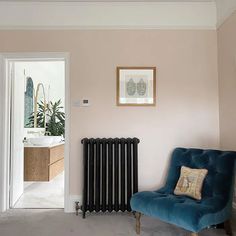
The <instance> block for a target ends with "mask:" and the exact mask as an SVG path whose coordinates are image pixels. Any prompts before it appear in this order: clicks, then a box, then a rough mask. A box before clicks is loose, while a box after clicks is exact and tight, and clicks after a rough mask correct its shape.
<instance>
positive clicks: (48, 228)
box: [0, 209, 236, 236]
mask: <svg viewBox="0 0 236 236" xmlns="http://www.w3.org/2000/svg"><path fill="white" fill-rule="evenodd" d="M235 219H236V218H235V216H234V220H233V222H234V224H235V223H236V222H235ZM134 226H135V219H134V217H133V215H132V214H128V213H109V214H108V213H105V214H101V213H100V214H95V213H93V214H88V215H87V217H86V219H82V217H81V215H79V216H76V215H75V214H72V213H70V214H68V213H67V214H66V213H63V210H55V209H54V210H53V209H50V210H38V209H35V210H29V209H13V210H10V211H8V212H6V213H3V214H0V236H136V233H135V227H134ZM141 226H142V227H141V236H190V234H189V232H187V231H185V230H183V229H180V228H178V227H175V226H173V225H170V224H166V223H163V222H161V221H159V220H157V219H152V218H150V217H145V216H143V217H142V218H141ZM234 227H235V225H234ZM234 232H235V233H236V231H235V228H234ZM220 235H222V236H225V235H226V234H225V232H224V230H222V229H208V230H204V231H202V232H201V233H200V236H220Z"/></svg>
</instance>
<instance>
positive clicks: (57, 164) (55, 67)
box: [4, 53, 69, 211]
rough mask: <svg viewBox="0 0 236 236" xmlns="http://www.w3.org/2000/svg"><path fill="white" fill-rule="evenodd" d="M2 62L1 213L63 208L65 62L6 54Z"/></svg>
mask: <svg viewBox="0 0 236 236" xmlns="http://www.w3.org/2000/svg"><path fill="white" fill-rule="evenodd" d="M4 58H5V60H4V62H5V80H6V81H5V82H6V83H5V85H6V89H7V91H6V94H5V102H6V107H5V110H6V111H7V113H8V114H6V118H9V119H6V120H5V124H6V133H5V137H6V139H5V140H6V142H5V143H4V146H5V154H6V156H5V157H6V158H5V167H6V168H5V169H6V173H7V178H6V188H5V189H6V192H5V194H6V195H5V200H6V201H5V203H6V205H5V209H8V208H31V209H32V208H66V206H67V202H68V199H69V193H68V187H69V186H68V169H69V168H68V166H69V158H68V156H69V154H68V150H69V149H68V148H67V146H68V134H69V130H68V127H69V124H68V122H69V120H68V115H69V109H68V101H69V99H68V98H69V86H68V56H67V55H66V54H60V53H58V54H57V53H52V54H50V53H49V54H42V53H40V54H39V55H36V54H29V55H23V56H21V55H19V54H18V55H16V54H14V55H11V54H7V55H4ZM7 115H8V117H7ZM7 120H8V122H7ZM8 128H9V129H8ZM7 131H8V132H7ZM8 183H9V185H8ZM65 211H66V209H65Z"/></svg>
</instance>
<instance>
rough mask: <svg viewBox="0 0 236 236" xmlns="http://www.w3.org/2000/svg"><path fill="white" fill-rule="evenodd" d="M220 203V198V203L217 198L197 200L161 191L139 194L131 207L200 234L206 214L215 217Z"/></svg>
mask: <svg viewBox="0 0 236 236" xmlns="http://www.w3.org/2000/svg"><path fill="white" fill-rule="evenodd" d="M213 202H214V203H213ZM220 203H221V199H220V198H219V199H218V201H217V198H212V197H206V198H204V199H202V200H195V199H192V198H189V197H186V196H176V195H174V194H165V193H163V192H161V191H146V192H139V193H137V194H135V195H134V196H133V198H132V199H131V207H132V209H133V210H134V211H138V212H141V213H143V214H144V215H147V216H151V217H155V218H159V219H160V220H162V221H165V222H167V223H172V224H175V225H177V226H180V225H181V227H183V228H185V229H187V230H190V231H193V232H198V231H199V230H200V229H201V228H202V227H201V226H202V219H204V216H205V215H206V214H212V215H213V214H214V213H216V212H217V208H218V209H219V208H220ZM217 205H218V207H216V206H217Z"/></svg>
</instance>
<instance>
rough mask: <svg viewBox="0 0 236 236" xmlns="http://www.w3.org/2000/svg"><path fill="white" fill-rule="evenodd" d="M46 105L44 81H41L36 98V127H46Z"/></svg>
mask: <svg viewBox="0 0 236 236" xmlns="http://www.w3.org/2000/svg"><path fill="white" fill-rule="evenodd" d="M46 107H47V104H46V98H45V90H44V86H43V84H42V83H39V84H38V85H37V88H36V92H35V99H34V128H45V127H46V119H45V115H46Z"/></svg>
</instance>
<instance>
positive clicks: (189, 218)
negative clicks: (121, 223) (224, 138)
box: [130, 148, 236, 236]
mask: <svg viewBox="0 0 236 236" xmlns="http://www.w3.org/2000/svg"><path fill="white" fill-rule="evenodd" d="M235 159H236V152H231V151H219V150H202V149H186V148H176V149H175V150H174V152H173V154H172V160H171V165H170V169H169V174H168V177H167V181H166V185H165V186H164V187H163V188H161V189H159V190H157V191H145V192H139V193H136V194H135V195H134V196H133V197H132V199H131V202H130V204H131V208H132V210H133V211H134V212H135V215H136V232H137V234H140V216H141V214H144V215H147V216H151V217H156V218H158V219H160V220H162V221H164V222H167V223H171V224H174V225H176V226H179V227H181V228H184V229H186V230H188V231H191V233H192V235H195V236H196V235H198V233H199V232H200V231H201V230H202V229H204V228H207V227H209V226H212V225H218V224H221V223H224V226H225V230H226V233H227V234H228V235H233V234H232V230H231V227H230V217H231V211H232V199H233V189H234V187H233V186H234V166H235ZM181 166H187V167H190V168H195V169H203V168H204V169H207V170H208V174H207V176H206V178H205V180H204V184H203V188H202V199H201V200H194V199H192V198H190V197H186V196H177V195H175V194H174V189H175V186H176V183H177V181H178V179H179V176H180V169H181Z"/></svg>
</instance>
